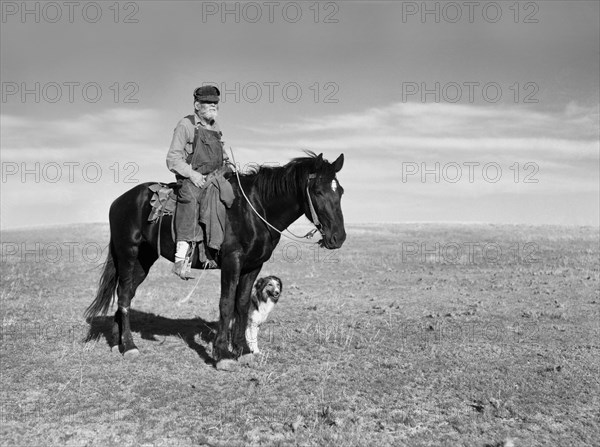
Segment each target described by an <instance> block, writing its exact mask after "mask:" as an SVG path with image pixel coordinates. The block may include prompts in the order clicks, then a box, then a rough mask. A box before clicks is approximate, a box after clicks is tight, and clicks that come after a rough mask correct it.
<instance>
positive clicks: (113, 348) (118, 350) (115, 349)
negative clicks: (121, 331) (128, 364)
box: [110, 345, 121, 354]
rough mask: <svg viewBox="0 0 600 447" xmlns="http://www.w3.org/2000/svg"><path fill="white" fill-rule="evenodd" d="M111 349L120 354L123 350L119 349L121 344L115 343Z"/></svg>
mask: <svg viewBox="0 0 600 447" xmlns="http://www.w3.org/2000/svg"><path fill="white" fill-rule="evenodd" d="M110 350H111V351H112V352H116V353H117V354H119V353H120V352H121V350H120V349H119V345H114V346H112V347H111V348H110Z"/></svg>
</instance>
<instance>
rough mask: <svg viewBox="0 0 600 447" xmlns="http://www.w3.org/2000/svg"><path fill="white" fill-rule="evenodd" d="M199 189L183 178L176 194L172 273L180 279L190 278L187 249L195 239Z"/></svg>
mask: <svg viewBox="0 0 600 447" xmlns="http://www.w3.org/2000/svg"><path fill="white" fill-rule="evenodd" d="M198 191H199V189H198V188H197V187H195V186H194V185H193V184H192V182H191V181H190V180H188V179H185V180H184V181H183V183H182V185H181V187H180V188H179V193H178V196H177V209H176V211H175V235H176V238H177V246H176V251H175V263H174V264H173V270H172V271H173V273H175V274H176V275H177V276H179V277H180V278H182V279H189V278H191V277H190V276H189V275H188V273H189V264H188V262H189V260H186V258H187V257H188V251H189V248H190V242H194V241H196V240H197V234H196V232H197V224H196V221H197V219H198V201H197V199H196V196H197V194H198Z"/></svg>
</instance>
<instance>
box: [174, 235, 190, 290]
mask: <svg viewBox="0 0 600 447" xmlns="http://www.w3.org/2000/svg"><path fill="white" fill-rule="evenodd" d="M189 249H190V244H189V243H188V242H186V241H178V242H177V248H176V251H175V262H174V263H173V268H172V269H171V271H172V272H173V273H175V274H176V275H177V276H179V277H180V278H181V279H186V280H187V279H191V278H193V276H190V271H191V265H190V264H191V263H190V253H189V251H190V250H189Z"/></svg>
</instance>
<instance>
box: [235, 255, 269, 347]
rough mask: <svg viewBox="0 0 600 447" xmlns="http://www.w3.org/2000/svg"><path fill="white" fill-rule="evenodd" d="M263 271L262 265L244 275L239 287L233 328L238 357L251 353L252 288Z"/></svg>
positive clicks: (241, 277) (236, 295)
mask: <svg viewBox="0 0 600 447" xmlns="http://www.w3.org/2000/svg"><path fill="white" fill-rule="evenodd" d="M261 269H262V265H261V266H260V267H258V268H257V269H255V270H252V271H251V272H248V273H244V274H242V275H241V276H240V281H239V284H238V286H237V291H236V294H235V321H234V327H233V351H234V354H235V355H236V356H237V357H239V356H240V355H242V354H244V352H250V349H248V345H247V343H246V326H247V325H248V308H249V307H250V295H251V293H252V286H253V285H254V281H256V277H257V276H258V274H259V273H260V270H261Z"/></svg>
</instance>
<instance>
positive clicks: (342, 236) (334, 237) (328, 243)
mask: <svg viewBox="0 0 600 447" xmlns="http://www.w3.org/2000/svg"><path fill="white" fill-rule="evenodd" d="M345 240H346V232H345V231H344V230H342V231H338V232H334V233H331V234H324V235H323V238H322V239H321V240H320V241H319V245H321V247H325V248H327V249H328V250H334V249H336V248H340V247H341V246H342V245H343V243H344V241H345Z"/></svg>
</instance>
